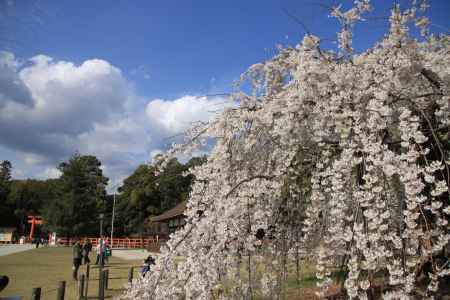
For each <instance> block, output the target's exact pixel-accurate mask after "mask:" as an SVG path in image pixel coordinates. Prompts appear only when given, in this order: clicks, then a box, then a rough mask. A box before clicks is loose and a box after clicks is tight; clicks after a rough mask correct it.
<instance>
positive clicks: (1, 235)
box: [0, 227, 17, 244]
mask: <svg viewBox="0 0 450 300" xmlns="http://www.w3.org/2000/svg"><path fill="white" fill-rule="evenodd" d="M16 233H17V232H16V228H14V227H0V244H10V243H13V242H15V238H16Z"/></svg>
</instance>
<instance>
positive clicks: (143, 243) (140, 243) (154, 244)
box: [57, 236, 167, 249]
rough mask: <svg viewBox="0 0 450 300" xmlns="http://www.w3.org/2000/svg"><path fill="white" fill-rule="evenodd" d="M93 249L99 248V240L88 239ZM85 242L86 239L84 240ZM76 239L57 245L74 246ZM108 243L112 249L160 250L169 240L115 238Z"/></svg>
mask: <svg viewBox="0 0 450 300" xmlns="http://www.w3.org/2000/svg"><path fill="white" fill-rule="evenodd" d="M87 239H88V240H89V241H90V242H91V244H92V246H93V247H95V246H97V243H98V240H99V238H87ZM82 240H84V239H82ZM75 241H76V239H75V238H70V239H68V238H65V237H61V238H59V239H58V241H57V243H58V245H61V246H72V245H73V244H74V243H75ZM105 241H106V243H107V244H108V245H109V246H110V247H111V248H127V249H128V248H146V249H156V248H157V249H159V247H160V246H161V245H162V244H164V243H165V242H166V241H167V239H166V238H160V237H159V236H154V237H146V238H113V240H112V243H111V239H110V238H105Z"/></svg>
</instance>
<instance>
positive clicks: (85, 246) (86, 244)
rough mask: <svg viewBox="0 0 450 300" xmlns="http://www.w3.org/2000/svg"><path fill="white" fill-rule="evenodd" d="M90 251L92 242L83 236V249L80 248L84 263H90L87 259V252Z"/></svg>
mask: <svg viewBox="0 0 450 300" xmlns="http://www.w3.org/2000/svg"><path fill="white" fill-rule="evenodd" d="M91 251H92V244H91V242H90V241H89V240H88V239H87V238H85V239H84V244H83V250H82V255H83V259H84V264H85V265H86V264H89V263H91V260H90V259H89V253H90V252H91Z"/></svg>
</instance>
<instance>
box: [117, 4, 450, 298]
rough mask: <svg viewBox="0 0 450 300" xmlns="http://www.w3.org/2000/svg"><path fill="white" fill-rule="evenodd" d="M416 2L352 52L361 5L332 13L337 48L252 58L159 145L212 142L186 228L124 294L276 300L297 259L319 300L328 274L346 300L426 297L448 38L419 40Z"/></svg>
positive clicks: (434, 242)
mask: <svg viewBox="0 0 450 300" xmlns="http://www.w3.org/2000/svg"><path fill="white" fill-rule="evenodd" d="M427 6H428V5H427V4H426V2H424V1H413V4H412V6H411V7H409V8H407V9H401V8H400V7H399V6H395V7H394V8H393V9H392V12H391V16H390V19H389V22H390V28H389V32H388V33H387V34H386V35H385V37H384V38H383V40H381V41H380V42H378V43H377V44H376V45H375V46H374V47H372V48H370V49H368V50H367V51H365V52H363V53H360V54H354V53H353V49H352V47H351V44H352V43H351V39H352V33H351V32H352V28H353V26H354V24H355V22H358V21H362V20H363V14H364V13H366V12H368V11H370V10H371V6H370V3H369V1H368V0H361V1H355V7H353V8H351V9H350V10H348V11H342V10H341V8H340V7H335V8H333V9H332V12H331V15H332V16H334V17H336V18H337V19H338V21H339V23H340V24H341V26H342V29H341V31H340V32H339V34H338V42H339V53H335V52H334V51H331V50H329V51H326V50H323V49H321V47H320V43H321V40H320V38H319V37H316V36H314V35H311V34H308V35H306V36H305V37H304V39H303V41H302V42H301V43H300V44H299V45H298V46H297V47H295V48H286V49H280V53H279V54H278V55H277V56H275V57H274V58H273V59H271V60H269V61H266V62H264V63H260V64H256V65H254V66H252V67H251V68H250V69H249V70H248V71H247V72H246V73H245V74H244V75H243V76H242V78H241V83H244V84H247V83H249V84H250V86H252V87H253V89H252V92H251V93H245V92H244V90H245V89H242V90H240V91H237V92H236V93H235V94H234V95H233V97H232V102H233V103H234V104H236V105H231V106H229V107H227V108H226V109H225V110H224V111H223V112H222V113H221V114H219V115H218V116H217V118H216V119H214V120H213V121H211V122H209V123H208V124H201V125H200V126H197V127H195V128H193V129H192V130H191V131H190V132H189V135H188V136H187V137H188V140H189V142H188V143H186V144H185V145H176V147H175V149H176V151H173V152H172V153H176V152H177V151H191V150H193V149H196V148H197V147H200V146H202V145H204V144H205V141H207V140H212V141H214V142H215V146H214V149H213V150H212V151H211V153H210V154H209V156H208V161H207V163H206V164H204V165H202V166H198V167H195V168H194V169H192V170H191V173H192V174H193V175H194V176H195V178H196V181H195V184H194V185H193V187H192V191H191V194H190V198H189V201H188V204H187V210H186V212H185V215H186V216H187V220H186V225H185V227H184V228H183V229H181V230H179V231H177V232H176V233H174V234H172V235H171V238H170V240H169V242H168V243H167V247H166V248H164V249H163V250H162V252H161V255H160V256H159V257H158V260H157V263H156V266H155V267H154V269H153V271H152V272H151V274H150V275H149V276H147V277H145V278H143V279H138V280H136V281H135V282H133V284H132V285H131V286H130V288H129V289H128V291H127V293H126V294H125V295H124V298H125V299H251V298H252V296H253V295H256V294H258V295H260V296H261V297H266V298H267V299H274V298H276V297H278V296H277V295H280V293H281V292H282V289H283V286H284V285H283V282H284V281H285V280H286V278H287V273H286V272H287V271H286V270H287V268H286V266H287V265H289V264H292V263H293V262H294V261H295V260H296V259H297V260H298V257H299V255H300V256H301V257H302V258H309V259H312V260H314V261H315V262H316V264H317V267H316V269H317V274H316V276H317V278H318V279H319V280H320V281H319V283H318V286H319V287H320V292H319V296H321V297H325V296H326V295H327V293H328V291H329V290H328V288H329V286H330V285H331V284H333V280H332V272H333V271H336V270H337V269H339V268H340V269H344V270H345V271H346V274H347V276H346V278H345V282H344V284H343V286H344V288H345V293H346V294H347V296H348V297H349V298H350V299H373V298H374V295H375V294H374V293H375V291H376V289H377V287H379V285H383V289H382V291H383V292H382V296H383V298H385V299H413V298H414V297H420V298H423V299H425V298H427V299H433V297H435V296H436V295H437V293H438V292H439V289H440V281H441V279H442V278H443V277H444V276H449V274H450V263H449V261H448V251H449V250H448V248H449V240H450V233H449V232H450V227H449V223H448V222H449V217H450V198H449V197H450V195H449V186H450V183H449V177H450V176H449V174H450V170H449V168H450V166H449V164H450V157H449V151H450V144H449V126H450V107H449V106H450V39H449V37H448V36H442V35H440V36H434V35H431V34H430V33H429V31H428V25H429V21H428V19H426V17H425V16H424V15H423V11H424V10H426V8H427ZM411 26H417V27H418V28H419V29H420V31H421V33H422V35H423V36H422V37H419V38H414V37H412V36H411V35H410V33H409V32H410V28H411ZM165 156H169V154H167V155H165ZM163 164H164V163H162V164H161V165H162V166H163ZM261 265H263V266H264V272H263V273H262V275H261V272H258V270H257V266H261ZM426 265H427V266H430V267H429V268H428V269H427V271H426V272H424V271H423V270H424V267H425V266H426ZM424 276H425V277H426V280H425V281H424V282H425V286H426V287H425V288H421V286H423V285H421V284H419V283H420V282H419V281H421V280H422V278H423V277H424ZM378 290H380V289H378Z"/></svg>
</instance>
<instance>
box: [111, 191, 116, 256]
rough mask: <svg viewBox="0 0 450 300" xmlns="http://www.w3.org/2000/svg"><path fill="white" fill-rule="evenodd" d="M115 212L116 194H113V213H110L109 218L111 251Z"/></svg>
mask: <svg viewBox="0 0 450 300" xmlns="http://www.w3.org/2000/svg"><path fill="white" fill-rule="evenodd" d="M115 210H116V192H114V194H113V211H112V217H111V249H112V248H113V246H114V243H113V237H114V212H115Z"/></svg>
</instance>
